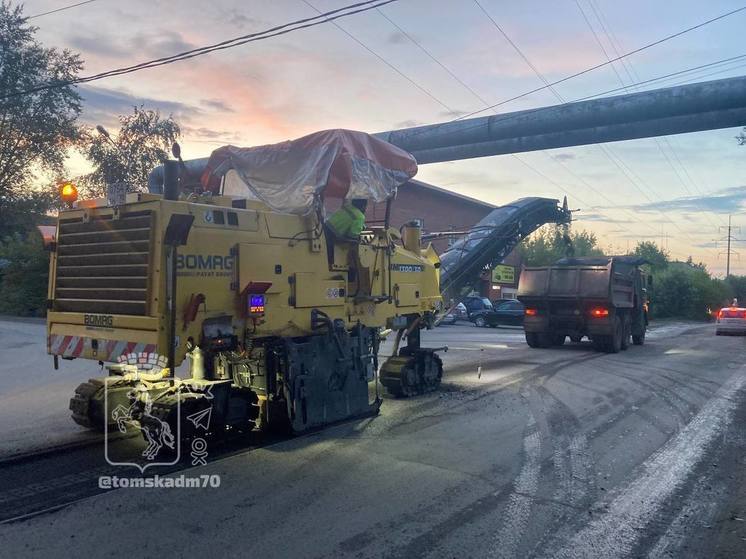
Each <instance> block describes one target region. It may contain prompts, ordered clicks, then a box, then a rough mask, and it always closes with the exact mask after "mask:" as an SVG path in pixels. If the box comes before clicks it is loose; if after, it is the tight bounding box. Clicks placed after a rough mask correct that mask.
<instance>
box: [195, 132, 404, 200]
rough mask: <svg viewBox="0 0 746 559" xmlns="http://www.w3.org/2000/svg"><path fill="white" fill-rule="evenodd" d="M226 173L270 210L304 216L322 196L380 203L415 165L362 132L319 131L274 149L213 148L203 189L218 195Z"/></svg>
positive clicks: (283, 143)
mask: <svg viewBox="0 0 746 559" xmlns="http://www.w3.org/2000/svg"><path fill="white" fill-rule="evenodd" d="M230 169H235V170H236V172H237V173H238V175H239V176H240V177H241V179H242V180H243V182H244V183H245V184H246V185H247V186H248V188H249V190H250V191H251V193H252V194H253V195H254V196H256V197H257V198H258V199H259V200H262V201H263V202H264V203H266V204H267V205H268V206H269V207H270V208H272V209H274V210H276V211H279V212H284V213H296V214H305V213H308V212H310V211H311V210H312V208H313V202H314V199H315V198H317V197H318V196H321V195H322V194H323V195H324V196H329V197H338V198H348V199H352V198H366V199H370V200H373V201H375V202H382V201H384V200H386V199H387V198H389V197H390V196H392V195H393V194H394V193H395V192H396V189H397V188H398V187H399V186H401V185H402V184H404V183H405V182H406V181H408V180H409V179H410V178H412V177H413V176H414V175H415V174H416V173H417V162H416V161H415V159H414V157H413V156H412V155H411V154H410V153H408V152H406V151H404V150H402V149H400V148H398V147H396V146H394V145H392V144H389V143H388V142H385V141H383V140H379V139H378V138H375V137H373V136H371V135H369V134H366V133H365V132H356V131H354V130H323V131H321V132H315V133H313V134H309V135H308V136H303V137H302V138H298V139H297V140H290V141H286V142H281V143H279V144H271V145H265V146H257V147H250V148H239V147H236V146H224V147H221V148H218V149H216V150H215V151H213V152H212V155H211V156H210V159H209V161H208V163H207V167H206V169H205V171H204V173H203V175H202V185H203V186H204V187H205V188H206V189H207V190H211V191H212V192H217V191H218V189H219V188H220V179H221V178H222V177H223V176H224V175H225V173H227V172H228V171H229V170H230Z"/></svg>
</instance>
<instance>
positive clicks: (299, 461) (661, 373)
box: [0, 325, 746, 558]
mask: <svg viewBox="0 0 746 559" xmlns="http://www.w3.org/2000/svg"><path fill="white" fill-rule="evenodd" d="M423 339H424V341H425V342H426V343H427V344H428V345H431V346H440V345H449V347H450V350H449V351H448V353H447V354H446V355H445V356H444V361H445V363H446V374H445V378H444V386H443V389H442V390H441V391H440V392H438V393H434V394H429V395H426V396H422V397H418V398H413V399H408V400H397V399H387V400H386V401H385V402H384V404H383V408H382V411H381V414H380V415H379V416H377V417H375V418H369V419H365V420H360V421H353V422H348V423H344V424H341V425H337V426H334V427H331V428H328V429H326V430H324V431H322V432H319V433H315V434H311V435H307V436H303V437H298V438H295V439H289V440H282V441H279V442H272V443H271V444H270V443H264V444H256V445H252V447H251V448H250V449H248V450H236V449H231V450H230V452H226V451H225V450H221V449H217V450H216V451H214V455H213V456H212V457H211V459H210V460H209V461H208V464H207V465H206V466H199V467H194V468H186V469H184V467H183V466H182V467H176V468H173V467H172V468H171V469H169V470H167V472H170V473H167V475H169V476H171V477H172V478H173V477H174V476H176V478H178V477H179V476H181V475H184V476H187V477H193V476H219V479H220V486H219V487H217V488H216V487H204V488H155V489H154V488H127V489H116V490H108V491H106V492H102V490H100V489H98V487H97V479H98V476H100V475H116V476H118V477H120V478H129V477H138V476H139V475H140V474H139V472H138V471H137V470H136V469H133V468H123V467H111V466H107V465H106V464H105V463H104V458H103V452H101V450H100V449H99V448H97V447H90V448H86V449H81V450H79V451H74V452H73V451H71V453H67V454H62V455H59V456H54V455H52V456H49V457H47V458H45V459H39V460H33V459H31V460H28V461H21V462H17V463H9V464H3V463H0V510H2V511H3V515H2V517H1V518H3V519H4V520H5V522H4V523H3V524H0V542H2V543H1V544H0V546H1V547H0V555H5V556H13V557H20V556H32V557H50V556H52V557H57V556H73V555H74V556H91V557H98V556H109V557H131V556H141V557H154V556H189V557H215V556H225V557H238V556H240V557H251V556H255V557H262V558H268V557H282V558H285V557H359V558H366V557H401V558H404V557H406V558H410V557H527V556H530V557H563V558H565V557H566V558H575V557H594V558H595V557H598V558H606V557H739V556H741V557H742V556H744V553H743V549H744V542H745V541H746V507H744V503H745V502H746V493H745V491H744V488H746V474H745V473H744V472H746V468H745V467H744V466H746V461H745V457H746V452H745V451H746V436H744V432H743V426H744V425H746V390H745V389H744V385H746V368H745V367H744V364H745V363H746V360H745V359H744V358H745V357H746V352H745V351H744V349H745V346H744V344H745V343H746V340H744V339H743V338H735V337H733V338H731V337H715V335H714V332H713V330H712V326H711V325H710V326H694V325H671V326H666V327H659V328H654V329H653V332H652V334H651V336H650V339H649V341H648V342H647V343H646V345H645V346H643V347H637V346H633V347H631V348H630V349H629V350H628V351H626V352H622V353H619V354H616V355H605V354H598V353H594V352H593V351H592V350H591V348H590V347H589V345H588V344H580V345H571V344H568V345H566V346H564V347H559V348H554V349H547V350H539V349H535V350H532V349H529V348H528V347H527V346H526V345H525V343H524V342H523V341H522V332H520V331H519V330H507V329H497V330H492V329H477V328H474V327H472V326H446V327H441V328H438V329H436V330H434V331H432V332H428V333H426V335H424V336H423ZM76 366H77V365H76ZM63 374H66V373H63ZM77 374H78V373H75V374H71V375H70V376H71V377H73V376H76V375H77ZM81 374H82V373H81ZM70 380H72V378H70ZM68 388H69V390H72V388H74V385H73V386H70V387H68ZM20 390H21V391H23V392H24V393H25V392H27V391H31V390H32V387H30V386H28V385H24V386H23V387H21V389H20ZM28 401H29V402H32V401H33V398H32V397H30V396H29V397H28ZM125 442H126V441H125ZM210 452H213V450H212V449H211V450H210ZM147 473H148V474H149V475H150V474H152V472H151V470H147ZM204 479H210V480H212V481H215V480H217V478H215V477H211V478H207V477H205V478H204ZM71 480H72V481H71ZM55 488H57V489H58V490H57V491H55ZM70 488H73V489H70ZM91 495H92V496H91ZM45 496H46V497H45ZM82 497H86V498H84V499H81V498H82ZM33 499H37V500H39V502H38V503H37V504H36V505H35V508H32V509H28V508H27V509H23V508H22V507H21V506H20V504H19V503H22V502H26V503H30V502H32V501H33ZM65 503H70V504H69V505H67V506H63V507H59V505H64V504H65ZM45 504H46V505H48V507H47V508H50V507H53V508H51V509H50V510H48V511H46V512H45V513H44V514H33V515H31V516H26V515H25V514H26V513H28V512H34V511H36V512H38V511H42V510H44V508H45Z"/></svg>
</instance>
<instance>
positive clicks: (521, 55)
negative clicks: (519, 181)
mask: <svg viewBox="0 0 746 559" xmlns="http://www.w3.org/2000/svg"><path fill="white" fill-rule="evenodd" d="M576 2H577V0H576ZM474 3H475V4H476V5H477V6H478V7H479V9H480V10H481V11H482V13H483V14H484V15H485V16H486V17H487V18H488V19H489V20H490V22H491V23H492V25H493V26H494V27H495V28H496V29H497V30H498V32H499V33H500V34H501V35H502V36H503V37H504V38H505V40H506V41H507V42H508V43H509V44H510V46H511V47H512V48H513V49H514V50H515V51H516V53H518V55H519V56H520V57H521V58H522V59H523V61H524V62H525V63H526V65H527V66H528V67H529V68H531V70H532V71H533V72H534V74H536V76H537V77H538V78H539V79H540V80H541V81H542V82H543V83H544V84H545V85H546V86H547V87H548V88H549V90H550V91H551V92H552V93H553V94H554V96H555V97H556V98H557V100H559V101H560V103H563V104H564V103H566V101H565V99H564V97H562V95H561V94H560V93H559V92H558V91H557V90H556V89H555V88H554V87H551V85H550V84H549V81H548V80H547V79H546V77H545V76H544V74H542V72H541V71H540V70H539V69H538V68H537V67H536V66H535V65H534V64H533V63H532V62H531V60H529V58H528V56H526V54H525V53H524V52H523V51H522V50H521V48H520V47H519V46H518V44H517V43H516V42H515V41H513V40H512V39H511V38H510V36H508V34H507V33H506V32H505V30H504V29H503V28H502V27H501V26H500V24H499V23H498V22H497V21H496V20H495V19H494V18H493V17H492V16H491V15H490V14H489V12H487V10H485V8H484V6H482V4H480V3H479V0H474ZM612 67H613V65H612ZM597 147H598V148H599V149H601V151H602V153H603V154H604V155H605V156H606V157H607V158H608V159H609V161H610V162H611V163H613V164H614V165H615V166H616V167H617V168H618V169H619V171H620V173H621V174H622V176H624V177H625V178H626V179H627V180H628V181H630V183H631V184H632V186H633V187H634V188H635V189H636V190H638V191H639V192H640V193H641V194H643V196H645V197H646V198H647V199H648V200H649V201H650V202H651V203H653V200H652V199H650V197H649V196H647V194H646V193H644V192H642V190H641V189H640V187H639V186H638V185H637V183H635V182H634V181H633V180H631V179H630V177H629V176H628V175H627V173H626V172H625V171H624V169H622V167H621V166H620V165H619V163H618V162H617V161H616V160H615V159H614V158H613V157H612V156H611V154H610V153H609V152H608V151H607V150H606V149H605V148H604V147H603V146H601V145H599V144H597ZM541 151H544V150H541ZM545 153H546V152H545ZM513 155H515V154H513ZM547 155H548V156H549V157H550V158H551V159H552V160H553V161H555V162H556V163H558V164H561V165H562V167H563V168H564V169H565V170H566V171H568V172H571V171H570V169H569V167H568V166H567V165H565V164H564V163H560V162H559V160H557V159H555V158H554V157H553V156H552V155H550V154H549V153H547ZM522 162H523V161H522ZM523 163H524V164H526V163H525V162H523ZM572 174H573V175H574V176H576V177H577V178H579V177H578V176H577V175H576V174H575V173H574V172H573V173H572ZM584 184H585V185H587V186H588V187H590V185H589V184H588V183H587V182H585V181H584ZM592 190H593V192H595V193H596V194H597V195H600V192H598V190H596V189H595V188H592ZM603 197H604V198H605V199H607V200H608V197H606V196H603ZM611 203H612V204H613V202H611ZM660 213H661V215H663V216H664V217H667V216H665V215H664V214H663V212H660ZM638 221H639V222H640V223H644V224H645V225H646V226H648V227H650V224H649V223H647V222H643V221H642V220H639V218H638ZM668 221H670V223H671V224H672V225H674V226H675V227H677V228H679V227H678V225H676V224H675V223H674V222H673V220H671V219H670V218H668ZM679 230H681V229H680V228H679ZM681 232H682V233H684V232H683V231H681Z"/></svg>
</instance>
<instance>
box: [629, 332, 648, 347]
mask: <svg viewBox="0 0 746 559" xmlns="http://www.w3.org/2000/svg"><path fill="white" fill-rule="evenodd" d="M632 343H633V344H635V345H642V344H644V343H645V331H644V330H643V332H642V334H640V335H639V336H635V335H634V334H633V335H632Z"/></svg>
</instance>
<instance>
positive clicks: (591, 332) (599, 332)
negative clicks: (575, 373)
mask: <svg viewBox="0 0 746 559" xmlns="http://www.w3.org/2000/svg"><path fill="white" fill-rule="evenodd" d="M644 263H645V260H644V259H642V258H638V257H635V256H612V257H600V258H598V257H587V258H564V259H562V260H559V261H558V262H556V263H555V264H554V265H553V266H544V267H530V268H524V269H523V271H522V272H521V276H520V280H519V283H518V299H519V300H520V301H521V302H522V303H523V304H524V305H525V311H524V312H525V317H524V322H523V327H524V330H525V335H526V343H527V344H528V345H529V346H530V347H533V348H547V347H551V346H558V345H562V344H564V343H565V340H566V339H567V338H568V337H569V338H570V340H571V341H573V342H580V341H581V340H582V338H583V337H585V336H587V337H588V338H589V339H590V340H591V341H592V342H593V345H594V347H595V349H596V350H598V351H603V352H607V353H618V352H619V351H621V350H626V349H627V348H628V347H629V345H630V340H631V342H632V343H633V344H635V345H642V344H643V343H644V342H645V331H646V329H647V325H648V299H647V286H648V283H649V281H650V278H649V276H648V275H647V274H646V273H645V272H644V270H643V269H642V268H641V265H642V264H644Z"/></svg>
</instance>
